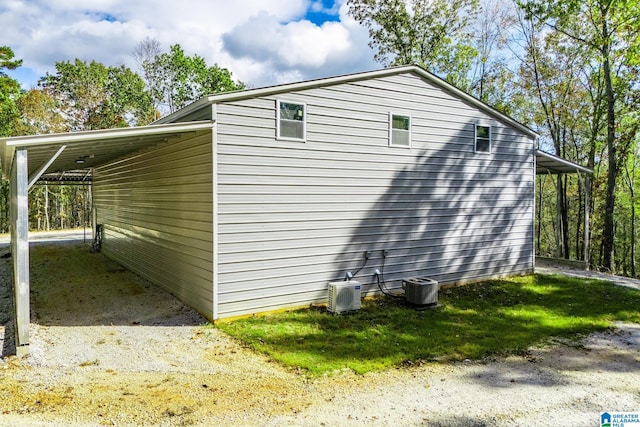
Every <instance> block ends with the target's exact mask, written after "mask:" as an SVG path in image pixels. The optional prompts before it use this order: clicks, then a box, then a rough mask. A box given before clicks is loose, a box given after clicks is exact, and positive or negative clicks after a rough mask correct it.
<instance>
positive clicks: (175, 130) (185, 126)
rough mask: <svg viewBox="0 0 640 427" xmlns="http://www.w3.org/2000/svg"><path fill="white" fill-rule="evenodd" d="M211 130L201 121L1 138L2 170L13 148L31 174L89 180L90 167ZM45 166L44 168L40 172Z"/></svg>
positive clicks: (5, 171)
mask: <svg viewBox="0 0 640 427" xmlns="http://www.w3.org/2000/svg"><path fill="white" fill-rule="evenodd" d="M210 131H211V122H210V121H201V122H187V123H174V124H168V125H152V126H141V127H136V128H118V129H108V130H97V131H85V132H72V133H65V134H50V135H36V136H24V137H13V138H4V139H0V154H1V155H2V172H3V174H4V176H5V178H7V177H8V175H9V173H10V171H11V162H12V161H13V155H14V152H15V150H16V149H26V150H27V160H28V173H29V176H30V177H31V176H33V175H34V174H37V173H38V172H43V174H42V177H41V178H40V179H41V180H46V181H51V180H55V179H56V177H58V179H60V180H62V181H65V180H70V181H78V180H82V179H83V178H82V177H83V176H84V177H86V176H89V179H90V175H89V173H88V172H89V171H90V169H91V168H93V167H96V166H100V165H104V164H107V163H110V162H113V161H115V160H118V159H122V158H125V157H127V156H130V155H131V154H133V153H136V152H142V151H145V150H148V149H149V148H152V147H155V146H158V145H160V144H163V143H168V142H177V141H179V140H180V139H182V138H184V137H186V136H188V135H195V134H198V133H206V132H210ZM62 147H64V149H62ZM61 149H62V150H61ZM57 153H59V155H58V156H57V157H56V154H57ZM49 162H50V164H49V165H48V166H47V163H49ZM45 166H47V167H46V170H44V171H42V170H41V169H42V168H43V167H45ZM65 177H66V178H65Z"/></svg>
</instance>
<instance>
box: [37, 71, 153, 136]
mask: <svg viewBox="0 0 640 427" xmlns="http://www.w3.org/2000/svg"><path fill="white" fill-rule="evenodd" d="M40 84H41V86H42V87H43V88H44V90H45V91H46V92H47V93H48V94H49V95H50V96H51V97H53V98H54V99H55V100H56V102H57V105H58V108H59V109H60V113H61V114H62V115H64V116H65V117H67V118H68V120H69V125H70V127H71V128H72V129H73V130H90V129H108V128H114V127H125V126H129V125H139V124H146V123H148V122H149V121H150V119H151V118H153V106H152V103H151V98H150V97H149V95H148V93H146V91H145V87H144V82H143V81H142V79H141V77H140V76H138V75H137V74H135V73H134V72H133V71H131V70H130V69H129V68H127V67H125V66H120V67H107V66H105V65H103V64H101V63H99V62H96V61H91V62H90V63H86V62H84V61H81V60H79V59H76V60H75V61H74V62H69V61H65V62H57V63H56V73H55V74H47V75H46V76H45V77H43V78H42V79H41V81H40Z"/></svg>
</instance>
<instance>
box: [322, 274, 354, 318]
mask: <svg viewBox="0 0 640 427" xmlns="http://www.w3.org/2000/svg"><path fill="white" fill-rule="evenodd" d="M360 287H361V285H360V282H356V281H355V280H346V281H343V282H329V297H328V303H327V310H328V311H329V312H331V313H346V312H349V311H357V310H360Z"/></svg>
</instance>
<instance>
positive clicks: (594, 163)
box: [0, 0, 640, 276]
mask: <svg viewBox="0 0 640 427" xmlns="http://www.w3.org/2000/svg"><path fill="white" fill-rule="evenodd" d="M347 6H348V8H349V13H350V15H351V16H352V17H353V18H354V19H355V20H356V21H358V22H359V23H360V24H361V25H363V26H364V27H365V28H367V29H368V30H369V37H370V47H371V48H372V50H373V53H374V55H375V59H376V60H377V61H378V62H379V63H381V64H382V65H384V66H389V65H401V64H409V63H412V64H417V65H420V66H422V67H424V68H425V69H427V70H429V71H431V72H433V73H435V74H437V75H438V76H440V77H442V78H443V79H445V80H447V81H448V82H450V83H452V84H454V85H456V86H457V87H459V88H461V89H463V90H465V91H467V92H469V93H470V94H472V95H474V96H475V97H477V98H478V99H480V100H482V101H484V102H486V103H487V104H489V105H491V106H493V107H494V108H496V109H498V110H500V111H502V112H504V113H505V114H507V115H510V116H512V117H514V118H516V119H517V120H519V121H520V122H522V123H524V124H525V125H527V126H529V127H531V128H532V129H534V130H535V131H536V132H538V133H539V134H540V135H541V138H540V140H539V142H538V144H539V148H541V149H542V150H544V151H547V152H551V153H554V154H557V155H559V156H561V157H564V158H567V159H569V160H572V161H574V162H576V163H578V164H582V165H585V166H587V167H589V168H591V169H593V171H594V174H593V175H592V176H585V175H582V176H580V177H578V176H575V175H574V176H541V177H538V179H537V182H536V192H537V194H536V210H537V211H536V225H535V230H536V238H535V245H536V253H538V254H542V255H551V256H559V257H565V258H577V259H584V258H585V257H586V256H585V255H588V258H589V259H590V260H591V264H592V266H593V267H595V268H603V269H606V270H610V271H616V272H620V273H623V274H626V275H630V276H636V275H637V271H636V264H637V261H638V254H637V253H636V252H637V251H636V243H637V239H638V237H637V234H638V233H637V230H636V228H637V227H636V222H637V218H636V216H637V209H636V206H637V203H638V200H637V198H638V197H637V195H636V185H635V184H636V183H638V182H639V181H640V173H639V172H638V168H639V167H640V159H639V158H640V150H639V144H638V143H639V138H638V129H639V128H640V74H639V73H640V71H639V70H640V67H639V66H640V20H638V19H637V17H638V16H640V0H584V1H582V0H581V1H579V0H562V1H559V0H543V1H540V0H537V1H531V0H517V1H514V2H505V1H500V0H454V1H449V0H348V1H347ZM133 55H134V58H135V59H136V61H137V63H138V70H137V71H133V70H130V69H128V68H126V67H124V66H119V67H108V66H105V65H103V64H100V63H96V62H90V63H87V62H84V61H80V60H75V61H73V62H70V61H67V62H60V63H56V72H55V73H53V74H47V75H46V76H44V77H43V78H42V79H41V80H40V83H39V85H38V87H37V88H33V89H31V90H29V91H23V90H21V89H20V88H19V85H18V84H17V82H15V81H14V80H12V79H11V78H9V77H8V76H7V75H6V74H5V73H4V72H3V70H4V69H12V68H15V67H18V66H20V61H19V60H16V59H15V58H14V55H13V52H12V51H11V49H10V48H9V47H0V135H25V134H37V133H51V132H66V131H71V130H88V129H100V128H109V127H119V126H133V125H144V124H148V123H150V122H152V121H154V120H156V119H158V118H159V117H161V116H163V115H166V114H169V113H171V112H173V111H176V110H177V109H179V108H181V107H183V106H185V105H187V104H188V103H189V102H192V101H194V100H196V99H198V98H200V97H202V96H204V95H207V94H212V93H217V92H224V91H230V90H237V89H242V88H244V86H245V85H244V83H242V82H238V81H234V80H233V78H232V75H231V73H230V72H229V70H227V69H226V68H222V67H219V66H218V65H217V64H216V65H213V66H211V65H208V64H206V62H205V61H204V59H203V58H202V57H200V56H198V55H193V56H189V55H186V54H185V52H184V51H183V49H182V48H181V47H180V45H174V46H171V47H170V49H169V51H167V52H163V51H162V49H161V46H160V44H159V43H158V42H157V41H155V40H151V39H146V40H144V41H142V42H141V43H139V44H138V46H137V47H136V49H135V51H134V52H133ZM7 193H8V191H7V187H6V183H3V184H2V187H1V188H0V229H1V230H2V231H6V230H7V226H8V222H7V215H6V214H7V212H8V208H7V206H6V202H7V199H6V195H7ZM89 196H90V193H88V192H87V191H86V189H85V187H83V186H52V185H48V186H42V185H41V186H37V187H36V188H35V189H34V190H32V192H31V198H30V203H31V216H30V218H31V222H32V223H31V226H32V227H33V228H34V229H47V228H59V227H69V226H78V225H81V223H82V221H84V220H85V218H84V216H83V215H84V214H82V212H84V211H83V209H84V207H85V206H86V205H87V204H88V205H90V199H89ZM585 209H586V211H587V212H588V213H589V214H590V218H591V227H590V230H591V231H590V240H591V242H592V243H591V246H590V247H589V248H588V251H589V252H588V253H587V254H585V253H584V236H585V230H584V217H585ZM79 212H80V214H78V213H79Z"/></svg>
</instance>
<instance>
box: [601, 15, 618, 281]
mask: <svg viewBox="0 0 640 427" xmlns="http://www.w3.org/2000/svg"><path fill="white" fill-rule="evenodd" d="M602 27H603V29H602V32H603V35H605V36H608V34H609V32H608V28H607V23H606V20H605V22H604V23H603V25H602ZM606 39H607V38H605V40H606ZM609 51H610V47H609V45H608V44H607V43H605V45H604V46H603V48H602V52H601V53H602V67H603V71H604V79H605V95H606V99H607V155H608V157H609V170H608V173H607V193H606V198H605V208H604V229H603V236H602V241H603V242H602V244H603V248H602V250H603V259H602V264H603V267H604V268H606V269H607V270H609V271H612V272H613V271H615V265H614V238H615V230H614V223H613V221H614V218H613V214H614V209H615V202H616V178H617V176H618V163H617V162H618V159H617V153H616V113H615V109H614V107H615V105H614V104H615V96H614V92H613V82H612V78H611V65H610V63H609Z"/></svg>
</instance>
